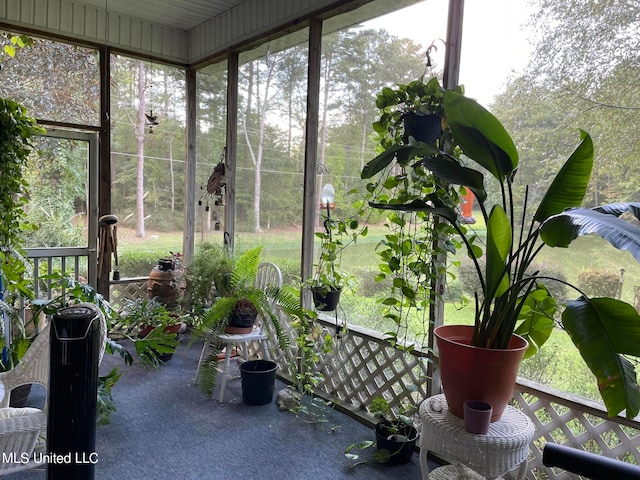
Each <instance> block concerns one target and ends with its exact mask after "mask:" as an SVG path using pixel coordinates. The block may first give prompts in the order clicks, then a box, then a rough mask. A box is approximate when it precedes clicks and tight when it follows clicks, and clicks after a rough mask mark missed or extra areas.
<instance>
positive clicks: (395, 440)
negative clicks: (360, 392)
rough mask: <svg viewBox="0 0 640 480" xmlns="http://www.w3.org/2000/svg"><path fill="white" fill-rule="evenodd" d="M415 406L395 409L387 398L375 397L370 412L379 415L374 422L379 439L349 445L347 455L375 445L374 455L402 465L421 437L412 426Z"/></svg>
mask: <svg viewBox="0 0 640 480" xmlns="http://www.w3.org/2000/svg"><path fill="white" fill-rule="evenodd" d="M412 409H413V407H409V408H404V407H401V408H399V409H398V410H397V411H396V412H394V411H393V410H392V408H391V406H390V404H389V402H388V401H387V400H385V399H384V398H382V397H376V398H374V399H373V400H372V401H371V405H370V406H369V410H370V412H371V413H372V414H373V415H374V417H375V418H376V419H377V422H376V424H375V426H374V431H375V434H376V441H375V442H373V441H364V442H359V443H354V444H352V445H349V446H348V447H347V449H346V450H345V456H346V457H347V458H349V459H351V460H357V459H358V458H359V455H358V454H356V453H353V451H354V450H364V449H366V448H369V447H372V446H374V445H375V446H376V453H374V455H373V458H374V460H376V461H377V462H379V463H385V464H387V465H401V464H403V463H407V462H409V461H410V460H411V456H412V455H413V451H414V449H415V446H416V441H417V439H418V430H417V429H416V428H415V427H414V426H413V420H412V418H411V416H410V415H411V410H412Z"/></svg>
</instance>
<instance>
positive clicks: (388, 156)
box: [360, 143, 441, 179]
mask: <svg viewBox="0 0 640 480" xmlns="http://www.w3.org/2000/svg"><path fill="white" fill-rule="evenodd" d="M438 153H441V152H440V150H438V149H437V148H436V147H434V146H432V145H427V144H426V143H416V144H413V145H393V146H392V147H390V148H388V149H386V150H385V151H384V152H382V153H381V154H380V155H378V156H377V157H375V158H374V159H373V160H370V161H369V162H368V163H367V164H366V165H365V166H364V168H363V169H362V172H361V173H360V178H363V179H367V178H371V177H373V176H374V175H375V174H377V173H379V172H381V171H382V170H384V169H385V168H386V167H388V166H389V165H391V162H393V160H395V159H396V158H397V157H400V158H403V159H406V160H410V159H412V158H414V157H416V156H422V157H424V156H429V155H436V154H438Z"/></svg>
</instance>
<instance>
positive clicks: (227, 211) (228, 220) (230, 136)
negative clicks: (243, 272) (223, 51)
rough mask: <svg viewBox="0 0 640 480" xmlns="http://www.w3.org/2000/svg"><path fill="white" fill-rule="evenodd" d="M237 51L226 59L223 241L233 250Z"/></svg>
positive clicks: (230, 250)
mask: <svg viewBox="0 0 640 480" xmlns="http://www.w3.org/2000/svg"><path fill="white" fill-rule="evenodd" d="M238 68H239V58H238V53H232V54H231V55H229V59H228V61H227V155H226V160H225V167H226V168H225V176H226V177H227V178H226V181H227V186H226V187H225V208H224V233H225V235H224V241H225V242H228V244H227V245H226V247H227V248H228V250H229V252H233V247H234V239H235V231H236V166H237V157H238Z"/></svg>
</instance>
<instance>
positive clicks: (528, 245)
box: [362, 91, 640, 420]
mask: <svg viewBox="0 0 640 480" xmlns="http://www.w3.org/2000/svg"><path fill="white" fill-rule="evenodd" d="M444 107H445V113H446V121H447V129H448V130H450V133H451V135H452V143H451V144H452V145H458V146H459V148H460V150H461V151H462V153H463V154H464V157H467V158H468V159H469V160H471V161H473V162H475V163H476V164H477V167H482V169H485V170H486V171H488V172H489V174H490V175H492V176H493V177H494V178H495V180H497V182H498V185H499V197H500V199H501V201H500V202H498V203H497V204H495V205H493V206H492V207H491V208H490V209H489V205H488V202H487V199H488V195H487V189H486V187H485V182H484V175H483V173H482V171H481V169H480V168H472V167H470V166H465V165H463V163H462V162H461V160H460V159H458V158H456V156H454V155H452V154H451V151H452V150H451V149H449V150H447V149H441V148H437V147H436V146H434V145H428V144H425V143H421V142H416V143H410V144H407V145H395V146H393V147H392V148H389V149H387V150H385V151H383V152H382V153H381V154H380V155H378V156H377V157H376V158H374V159H373V160H371V161H370V162H369V163H368V164H367V165H366V166H365V167H364V169H363V171H362V177H363V178H373V177H374V176H376V175H379V174H381V172H383V171H384V170H386V168H387V167H390V166H392V165H395V164H397V163H398V162H402V163H403V165H405V166H407V165H408V166H410V168H411V169H412V172H413V173H415V174H416V175H418V176H420V175H426V174H429V175H435V177H437V178H438V179H439V180H440V181H442V182H443V185H445V186H446V185H449V184H450V185H464V186H466V188H468V189H470V190H471V191H472V192H473V193H474V195H475V197H476V199H477V201H478V205H479V207H480V210H481V212H482V216H483V217H484V220H485V222H486V225H487V234H486V241H485V243H484V245H480V242H479V240H478V237H477V235H476V234H475V233H474V232H473V231H470V230H469V229H468V227H467V226H465V225H464V223H463V222H462V221H461V220H460V216H459V214H458V211H457V208H456V207H455V206H452V205H451V204H450V203H448V202H447V201H445V200H446V199H445V197H444V196H443V195H441V193H442V192H441V191H438V190H437V189H434V190H432V191H427V193H425V194H424V195H422V196H421V197H420V198H414V199H411V201H409V202H398V201H397V199H384V201H382V202H376V201H372V202H371V204H372V205H373V206H374V207H376V208H383V209H391V210H396V211H403V210H404V211H420V212H425V213H428V214H431V215H434V216H437V217H439V218H442V219H444V220H446V221H447V222H448V223H449V225H450V226H451V228H452V229H453V230H454V231H455V233H457V235H458V237H457V238H459V239H460V240H459V241H460V242H461V244H462V245H463V246H464V248H465V249H466V250H467V253H468V255H469V257H470V258H471V259H472V261H473V262H474V267H475V270H476V273H477V275H478V278H479V280H480V282H479V283H480V289H481V291H479V292H477V294H476V309H475V323H474V325H473V326H469V327H459V326H454V327H449V326H444V327H438V328H437V329H436V331H435V335H436V338H437V341H438V348H439V353H440V369H441V375H442V383H443V389H444V392H445V395H446V396H447V401H448V403H449V406H450V409H451V411H453V412H454V413H455V414H457V415H459V416H461V415H462V402H464V400H466V399H470V398H473V399H480V400H485V401H488V402H489V403H491V404H492V405H493V409H494V417H493V419H494V420H496V419H498V418H500V415H501V412H502V410H503V408H504V405H505V404H506V403H507V402H508V401H509V399H510V398H511V396H512V391H513V384H514V382H515V377H516V373H517V365H518V363H519V360H520V359H521V358H522V355H524V352H525V350H526V349H527V341H528V343H529V348H530V352H533V351H535V350H536V349H537V348H539V347H540V346H541V345H542V344H543V343H544V342H545V341H546V339H547V338H548V337H549V335H550V333H551V330H552V328H553V319H552V318H550V315H548V311H549V306H550V305H553V303H554V300H553V297H552V296H551V294H550V293H549V290H548V289H547V287H546V286H545V282H546V283H548V282H549V281H551V280H557V279H553V278H549V277H546V276H543V275H540V274H538V273H537V272H536V271H531V269H530V267H531V265H532V262H533V260H534V259H535V258H536V256H537V254H538V253H539V252H540V249H541V248H543V246H544V245H548V246H552V247H567V246H568V245H569V244H570V243H571V242H572V241H573V240H574V239H575V238H577V237H578V236H581V235H586V234H592V233H595V234H598V235H600V236H602V237H603V238H604V239H606V240H608V241H609V242H610V243H611V244H612V245H613V246H614V247H616V248H619V249H625V250H628V251H630V252H631V253H632V254H633V255H634V256H635V258H636V259H640V229H638V228H637V227H635V226H634V225H632V224H631V223H629V222H627V221H625V220H623V219H622V218H620V216H621V215H622V214H624V213H629V214H631V215H633V216H635V217H636V218H640V203H618V204H611V205H604V206H600V207H595V208H582V207H581V206H580V205H581V204H582V201H583V198H584V196H585V193H586V190H587V185H588V183H589V179H590V175H591V168H592V164H593V158H594V153H593V145H592V141H591V138H590V137H589V135H588V134H586V133H585V132H581V141H580V143H579V145H578V147H577V148H576V149H575V151H574V152H573V153H572V155H571V156H570V157H569V159H568V160H567V161H566V162H565V164H564V165H563V167H562V168H561V169H560V171H559V172H558V173H557V175H556V176H555V178H554V180H553V182H552V184H551V185H550V187H549V189H548V191H547V193H546V194H545V196H544V197H543V199H542V201H541V202H540V204H539V206H538V207H537V208H536V209H535V211H534V212H533V214H532V215H531V211H530V209H531V207H530V206H529V205H528V197H527V194H526V193H525V195H524V200H523V201H522V205H521V208H519V209H518V208H517V207H519V206H520V205H519V204H518V199H516V198H515V197H514V194H513V189H512V186H513V180H514V176H515V173H516V170H517V166H518V152H517V149H516V147H515V145H514V143H513V140H512V139H511V137H510V136H509V134H508V133H507V131H506V130H505V128H504V127H503V126H502V124H501V123H500V122H499V121H498V120H497V119H496V118H495V117H494V116H493V115H492V114H491V113H490V112H488V111H487V110H486V109H484V108H483V107H482V106H480V105H479V104H478V103H477V102H475V101H474V100H472V99H469V98H466V97H465V96H463V95H461V94H459V93H456V92H453V91H447V92H446V93H445V94H444ZM443 135H444V133H443ZM443 199H445V200H443ZM516 212H519V214H520V216H519V217H517V216H516ZM529 215H531V216H529ZM521 219H522V221H520V220H521ZM482 256H484V257H485V258H484V260H485V261H484V265H482V264H481V262H480V261H479V259H480V258H481V257H482ZM565 283H566V282H565ZM570 286H571V287H573V286H572V285H570ZM573 288H574V289H575V290H576V291H577V292H578V295H579V297H578V298H577V299H575V300H572V301H568V302H567V304H566V308H565V309H564V311H563V313H562V325H563V327H564V329H565V330H566V331H567V332H568V333H569V335H570V337H571V339H572V341H573V343H574V344H575V346H576V347H577V348H578V350H579V352H580V355H581V356H582V357H583V359H584V360H585V362H586V364H587V366H588V367H589V369H590V370H591V371H592V372H593V374H594V375H595V376H596V381H597V383H598V386H599V388H600V392H601V395H602V398H603V400H604V403H605V405H606V407H607V410H608V413H609V415H611V416H613V415H616V414H618V413H620V412H621V411H623V410H625V411H626V415H627V416H628V417H634V416H635V415H637V414H638V412H639V411H640V388H639V387H638V384H637V380H636V375H635V371H634V368H633V365H632V364H631V363H630V362H629V360H628V359H627V358H626V356H640V316H639V315H638V313H637V312H636V311H635V309H634V308H633V307H632V306H631V305H629V304H627V303H625V302H622V301H620V300H617V299H614V298H588V296H587V295H585V294H583V292H581V291H580V290H579V289H577V288H576V287H573ZM518 334H519V336H518ZM450 336H451V338H449V337H450ZM451 346H453V347H454V348H456V351H455V352H454V353H451V352H449V347H451ZM458 347H459V348H458ZM514 348H515V350H516V351H517V352H516V353H515V355H514V356H515V357H516V359H515V360H516V366H515V369H514V367H509V368H507V370H508V372H509V374H508V376H509V378H508V379H507V380H506V384H505V386H504V387H498V386H497V385H496V383H495V377H496V376H497V371H498V370H497V367H496V362H499V360H498V359H497V358H496V357H500V356H502V353H503V352H508V351H509V350H510V349H514ZM460 351H463V352H466V353H460ZM484 353H487V354H488V355H489V357H490V359H491V360H490V362H492V363H490V364H486V363H485V364H483V363H481V361H480V360H479V359H478V358H479V355H481V354H484ZM451 356H453V358H451ZM463 358H467V359H468V360H470V363H469V364H465V365H464V366H461V363H462V360H463ZM467 374H468V376H466V375H467ZM463 375H465V376H464V377H463ZM461 378H462V380H461V381H460V382H458V381H457V380H460V379H461ZM458 383H460V384H461V385H460V386H461V387H465V386H466V387H467V388H466V390H462V391H457V390H456V387H457V386H458V385H457V384H458ZM483 386H485V387H486V389H481V387H483ZM498 390H500V392H501V393H500V394H499V395H496V394H495V392H497V391H498Z"/></svg>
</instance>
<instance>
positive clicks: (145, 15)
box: [82, 0, 244, 31]
mask: <svg viewBox="0 0 640 480" xmlns="http://www.w3.org/2000/svg"><path fill="white" fill-rule="evenodd" d="M243 1H244V0H82V3H85V4H87V5H91V6H93V7H97V8H105V7H106V9H107V10H108V11H109V12H111V13H117V14H123V15H126V16H128V17H133V18H139V19H142V20H145V21H147V22H149V23H151V24H156V25H166V26H168V27H171V28H174V29H176V30H183V31H189V30H192V29H193V28H195V27H197V26H198V25H201V24H202V23H204V22H206V21H208V20H210V19H212V18H214V17H217V16H218V15H221V14H223V13H224V12H226V11H227V10H231V9H232V8H234V7H236V6H238V5H240V4H241V3H242V2H243Z"/></svg>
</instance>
